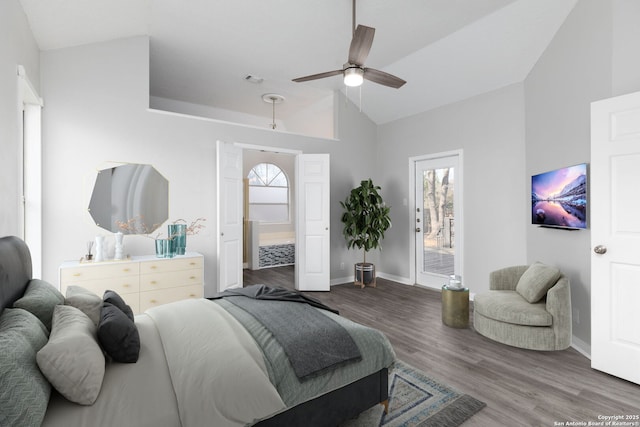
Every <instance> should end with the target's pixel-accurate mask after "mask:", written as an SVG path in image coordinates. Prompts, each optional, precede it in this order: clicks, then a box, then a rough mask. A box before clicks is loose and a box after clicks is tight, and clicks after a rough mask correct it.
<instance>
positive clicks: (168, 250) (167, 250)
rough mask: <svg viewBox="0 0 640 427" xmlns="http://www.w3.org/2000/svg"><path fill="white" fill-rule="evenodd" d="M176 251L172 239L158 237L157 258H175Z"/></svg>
mask: <svg viewBox="0 0 640 427" xmlns="http://www.w3.org/2000/svg"><path fill="white" fill-rule="evenodd" d="M174 256H175V251H174V250H173V248H172V245H171V240H170V239H156V258H173V257H174Z"/></svg>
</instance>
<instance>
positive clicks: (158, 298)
mask: <svg viewBox="0 0 640 427" xmlns="http://www.w3.org/2000/svg"><path fill="white" fill-rule="evenodd" d="M203 291H204V288H203V286H202V285H193V286H180V287H177V288H169V289H161V290H157V291H146V292H140V311H141V312H144V311H145V310H147V309H149V308H151V307H156V306H159V305H162V304H168V303H170V302H174V301H180V300H183V299H188V298H202V296H203Z"/></svg>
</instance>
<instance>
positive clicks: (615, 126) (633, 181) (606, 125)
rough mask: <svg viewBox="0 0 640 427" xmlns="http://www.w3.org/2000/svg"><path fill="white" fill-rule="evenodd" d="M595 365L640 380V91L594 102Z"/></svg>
mask: <svg viewBox="0 0 640 427" xmlns="http://www.w3.org/2000/svg"><path fill="white" fill-rule="evenodd" d="M590 184H591V198H592V203H591V245H592V248H591V249H592V252H591V366H592V367H593V368H594V369H598V370H600V371H604V372H607V373H609V374H611V375H615V376H618V377H621V378H624V379H626V380H628V381H632V382H634V383H637V384H640V327H639V325H640V310H639V309H638V304H640V198H639V197H638V185H639V184H640V92H637V93H634V94H630V95H625V96H620V97H616V98H611V99H607V100H603V101H598V102H594V103H593V104H591V180H590Z"/></svg>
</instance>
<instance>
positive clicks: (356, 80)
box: [344, 67, 364, 87]
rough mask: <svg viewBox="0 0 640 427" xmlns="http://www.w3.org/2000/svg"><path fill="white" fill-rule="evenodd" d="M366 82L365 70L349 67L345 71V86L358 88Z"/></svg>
mask: <svg viewBox="0 0 640 427" xmlns="http://www.w3.org/2000/svg"><path fill="white" fill-rule="evenodd" d="M363 81H364V70H363V69H362V68H360V67H349V68H346V69H345V70H344V84H345V85H347V86H349V87H358V86H360V85H361V84H362V82H363Z"/></svg>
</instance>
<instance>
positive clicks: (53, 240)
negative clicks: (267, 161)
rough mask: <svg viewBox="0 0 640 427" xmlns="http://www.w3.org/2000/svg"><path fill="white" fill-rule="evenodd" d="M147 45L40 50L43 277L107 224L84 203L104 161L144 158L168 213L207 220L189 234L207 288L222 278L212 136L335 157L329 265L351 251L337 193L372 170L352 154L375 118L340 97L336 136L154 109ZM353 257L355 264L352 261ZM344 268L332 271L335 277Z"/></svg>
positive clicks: (148, 247) (137, 244) (128, 42)
mask: <svg viewBox="0 0 640 427" xmlns="http://www.w3.org/2000/svg"><path fill="white" fill-rule="evenodd" d="M148 64H149V45H148V39H147V38H146V37H136V38H131V39H125V40H116V41H112V42H106V43H99V44H93V45H86V46H80V47H73V48H68V49H60V50H53V51H47V52H43V53H42V56H41V71H42V72H41V75H42V96H43V97H44V99H45V103H46V109H45V110H44V112H43V122H44V123H43V132H44V145H45V151H44V159H43V163H44V165H43V169H44V176H45V177H46V181H45V184H44V194H45V196H44V197H45V199H44V224H43V229H44V231H43V233H44V242H43V243H44V268H43V277H44V278H45V279H46V280H49V281H51V282H53V283H57V282H58V279H57V269H58V266H59V265H60V263H61V262H62V261H64V260H70V259H71V260H73V259H79V258H80V257H81V256H82V255H84V253H85V250H86V249H85V243H86V242H87V241H89V240H91V239H93V237H94V236H95V235H96V234H98V233H104V231H103V230H102V229H100V228H98V227H97V226H95V225H94V224H93V222H92V221H91V218H90V216H89V214H88V213H87V206H88V202H89V197H90V194H91V189H92V186H93V182H94V180H95V174H96V170H97V169H100V168H101V166H102V165H104V164H105V162H109V161H115V162H132V163H148V164H152V165H154V166H155V167H156V169H157V170H158V171H159V172H160V173H162V174H163V175H164V176H165V177H166V178H167V179H168V180H169V182H170V187H169V192H170V195H169V197H170V206H169V215H170V219H175V218H185V219H187V220H189V219H193V218H196V217H201V216H202V217H205V218H206V219H207V223H206V225H207V227H206V228H205V229H204V230H203V231H202V232H201V233H200V234H199V235H197V236H193V237H189V238H188V242H187V250H191V251H198V252H201V253H203V254H204V255H205V281H206V289H205V292H206V295H211V294H213V293H214V292H215V287H216V283H215V278H216V267H215V264H216V255H217V254H216V240H215V239H216V237H215V236H217V231H216V190H215V189H216V170H215V164H216V156H215V144H216V140H223V141H228V142H238V143H244V144H258V145H265V146H269V147H283V148H288V149H292V150H300V151H302V152H308V153H329V154H330V155H331V180H332V181H331V219H332V225H333V227H332V230H331V246H332V252H331V265H332V269H333V268H334V267H335V266H336V265H339V264H340V262H341V261H344V259H345V257H346V258H348V257H349V256H350V254H348V253H347V251H346V246H345V244H344V239H343V238H342V234H341V228H340V227H336V226H335V225H334V224H340V214H341V212H340V211H339V203H338V200H342V199H344V197H345V196H346V194H347V193H348V191H349V190H350V189H351V186H352V184H353V182H355V181H356V180H359V179H361V178H362V176H364V175H365V174H366V171H367V170H368V166H367V165H370V164H372V163H373V161H374V153H373V151H372V152H370V153H368V154H365V155H364V157H363V163H357V164H353V163H352V161H351V159H353V158H354V157H356V155H360V153H362V152H363V150H362V147H363V146H364V145H373V144H375V125H374V124H373V123H372V122H371V121H370V120H368V119H367V118H366V117H364V116H363V115H362V114H360V113H359V112H358V111H357V109H356V108H354V107H353V106H352V105H351V106H349V105H345V103H344V102H340V103H339V104H338V105H340V106H341V107H340V111H339V112H338V119H339V123H338V131H339V133H340V135H341V140H340V141H335V140H327V139H322V138H312V137H304V136H300V135H294V134H289V133H284V132H277V131H272V130H270V129H264V130H262V129H255V128H250V127H246V126H236V125H231V124H223V123H219V122H216V121H211V120H206V119H198V118H190V117H185V116H179V115H173V114H168V113H157V112H150V111H148V110H147V107H148V102H149V99H148V88H149V76H148ZM125 252H126V253H130V254H133V255H140V254H149V253H152V252H153V246H152V241H151V240H149V239H146V238H144V237H140V236H136V237H129V236H127V237H126V238H125ZM347 262H350V261H349V260H347ZM337 274H339V272H334V271H333V270H332V277H335V276H336V275H337Z"/></svg>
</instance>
